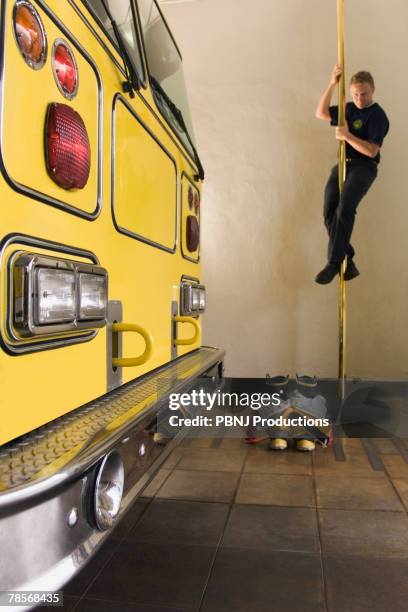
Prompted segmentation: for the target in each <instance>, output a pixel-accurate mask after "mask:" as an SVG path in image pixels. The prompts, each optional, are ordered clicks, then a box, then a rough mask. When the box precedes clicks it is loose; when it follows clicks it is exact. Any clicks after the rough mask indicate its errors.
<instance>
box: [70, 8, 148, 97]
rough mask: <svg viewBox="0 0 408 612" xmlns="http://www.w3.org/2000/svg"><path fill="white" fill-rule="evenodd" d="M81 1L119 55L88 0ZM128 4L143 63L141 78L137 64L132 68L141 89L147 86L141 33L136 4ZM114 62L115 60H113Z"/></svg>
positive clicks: (113, 41) (117, 50)
mask: <svg viewBox="0 0 408 612" xmlns="http://www.w3.org/2000/svg"><path fill="white" fill-rule="evenodd" d="M68 2H69V3H70V4H71V6H72V7H73V8H74V9H75V10H76V11H77V12H78V13H80V12H81V11H80V9H79V7H76V5H74V4H73V2H72V0H68ZM81 2H82V4H83V5H84V6H85V8H86V9H87V11H88V13H89V14H90V15H91V16H92V18H93V19H94V20H95V21H96V23H97V24H98V26H99V28H100V29H101V30H102V32H103V33H104V35H105V36H106V38H107V39H108V41H109V42H110V44H111V45H112V47H113V48H114V49H115V51H116V52H117V53H118V55H119V57H120V55H121V54H120V51H119V48H118V46H117V41H116V40H115V39H114V38H112V37H111V36H110V34H109V32H107V30H106V29H105V27H104V25H103V23H102V22H101V21H100V19H99V17H98V15H96V13H94V11H93V8H92V6H91V5H90V4H89V2H88V0H81ZM129 5H130V6H131V9H132V18H133V21H134V24H135V30H136V32H137V38H138V40H137V42H138V46H139V54H140V60H141V64H142V65H143V78H141V75H140V74H139V71H138V70H137V66H136V65H134V68H136V72H137V76H138V77H139V81H140V84H141V85H142V87H143V89H146V87H147V81H146V75H147V69H146V62H145V58H144V55H143V48H142V37H141V34H140V28H139V9H138V6H137V4H135V2H134V1H133V0H129ZM135 16H136V19H135ZM82 17H83V20H86V17H85V15H82ZM95 36H96V37H97V38H98V40H99V42H100V43H101V44H102V46H103V47H105V48H106V46H105V45H104V43H103V42H102V41H101V39H100V37H99V36H98V35H97V33H96V32H95ZM106 51H107V52H108V53H109V50H108V49H107V48H106ZM131 59H132V58H131ZM115 63H116V61H115ZM132 63H133V62H132ZM118 66H119V68H120V70H121V72H123V73H124V72H125V71H124V69H123V66H122V65H121V64H120V63H118Z"/></svg>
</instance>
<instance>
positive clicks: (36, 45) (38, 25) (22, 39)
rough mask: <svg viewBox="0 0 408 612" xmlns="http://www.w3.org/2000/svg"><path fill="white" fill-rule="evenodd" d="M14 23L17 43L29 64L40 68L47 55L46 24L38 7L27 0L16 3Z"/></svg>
mask: <svg viewBox="0 0 408 612" xmlns="http://www.w3.org/2000/svg"><path fill="white" fill-rule="evenodd" d="M13 25H14V33H15V37H16V41H17V45H18V47H19V49H20V52H21V54H22V56H23V57H24V59H25V61H26V62H27V64H28V65H29V66H30V67H31V68H34V69H35V70H38V69H39V68H42V66H43V65H44V63H45V60H46V57H47V40H46V36H45V30H44V26H43V24H42V22H41V19H40V16H39V14H38V13H37V11H36V9H35V8H34V7H33V6H32V4H30V3H29V2H26V1H25V0H20V1H19V2H16V4H15V5H14V11H13Z"/></svg>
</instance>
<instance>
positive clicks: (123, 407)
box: [0, 347, 224, 610]
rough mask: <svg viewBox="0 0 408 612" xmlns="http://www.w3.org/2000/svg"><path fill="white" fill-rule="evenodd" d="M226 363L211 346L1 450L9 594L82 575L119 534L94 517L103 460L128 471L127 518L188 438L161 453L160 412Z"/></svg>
mask: <svg viewBox="0 0 408 612" xmlns="http://www.w3.org/2000/svg"><path fill="white" fill-rule="evenodd" d="M223 359H224V352H223V351H222V350H219V349H214V348H210V347H202V348H200V349H198V350H196V351H193V352H192V353H189V354H188V355H185V356H183V357H180V358H178V359H177V360H175V361H172V362H170V363H169V364H167V365H165V366H162V367H161V368H159V369H158V370H156V371H154V372H152V373H150V374H148V375H146V376H144V377H142V378H141V379H138V380H136V381H134V382H131V383H128V384H127V385H124V386H123V387H121V388H120V389H117V390H115V391H113V392H111V393H109V394H107V395H106V396H104V397H102V398H100V399H98V400H96V401H94V402H92V403H90V404H88V405H86V406H83V407H81V408H79V409H78V410H75V411H73V412H72V413H69V414H68V415H66V416H64V417H61V418H59V419H57V420H56V421H53V422H52V423H50V424H48V425H45V426H43V427H41V428H40V429H38V430H36V431H35V432H32V433H30V434H28V435H27V436H24V438H21V439H19V440H18V442H15V443H10V444H8V445H5V446H3V447H1V448H0V539H1V555H0V591H9V590H23V591H32V590H47V591H55V590H58V589H60V588H61V587H62V586H63V585H64V584H65V583H66V582H67V581H68V580H69V579H70V578H71V577H72V576H74V575H75V574H76V573H77V572H78V570H79V569H80V568H81V566H83V565H84V563H86V562H87V561H88V560H89V558H90V557H91V556H92V554H93V553H94V552H95V550H96V548H97V547H98V546H99V545H100V544H101V543H102V541H103V540H104V539H105V538H106V537H107V536H108V535H109V533H110V531H107V532H101V531H98V530H97V529H95V528H94V527H92V526H91V521H90V520H89V517H88V516H87V505H88V502H87V494H88V489H89V485H90V483H91V482H92V481H93V479H94V474H95V468H96V467H97V466H98V465H99V462H100V460H101V459H102V457H104V456H105V455H106V453H107V452H110V451H112V450H113V449H115V450H116V451H117V452H119V453H120V455H121V457H122V460H123V463H124V468H125V475H126V478H125V491H124V497H123V500H122V506H121V512H120V517H121V516H123V514H124V513H125V511H126V509H127V508H128V506H130V504H131V503H132V502H133V501H134V499H135V498H136V497H137V495H138V494H139V493H140V492H141V491H142V490H143V488H144V487H145V486H146V485H147V484H148V482H149V481H150V480H151V478H152V477H153V475H154V474H155V472H156V471H157V469H158V468H159V467H160V465H161V464H162V463H163V461H164V460H165V459H166V457H167V455H168V454H169V453H170V452H171V450H172V449H173V448H174V447H175V446H177V444H178V443H179V442H180V440H181V438H182V437H184V435H185V433H186V432H185V431H184V430H181V431H180V432H179V433H178V434H177V436H176V437H175V438H174V439H173V440H172V441H171V442H169V443H168V444H167V445H166V446H164V447H163V446H158V445H157V444H155V443H154V441H153V436H152V428H153V426H154V424H155V416H156V415H157V412H158V411H159V410H160V408H162V407H163V406H164V405H166V403H167V401H168V398H169V395H170V394H171V393H180V392H182V391H185V390H187V389H188V388H191V387H192V386H193V384H194V381H196V379H197V378H198V377H200V376H202V375H203V374H205V373H206V372H208V371H209V370H211V369H212V368H213V367H214V366H216V365H217V364H219V363H222V361H223ZM73 509H76V511H77V514H78V520H77V522H76V524H75V526H74V527H70V526H69V521H68V517H69V516H70V515H72V511H73ZM17 609H18V608H16V607H14V608H13V610H17ZM20 609H27V608H20Z"/></svg>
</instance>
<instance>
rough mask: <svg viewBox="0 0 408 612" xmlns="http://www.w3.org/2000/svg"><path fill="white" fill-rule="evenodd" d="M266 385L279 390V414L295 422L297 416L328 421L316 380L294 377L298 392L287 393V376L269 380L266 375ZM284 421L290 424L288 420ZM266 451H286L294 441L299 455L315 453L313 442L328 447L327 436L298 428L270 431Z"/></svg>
mask: <svg viewBox="0 0 408 612" xmlns="http://www.w3.org/2000/svg"><path fill="white" fill-rule="evenodd" d="M266 380H267V384H268V385H271V386H273V387H276V388H279V395H280V398H281V405H280V409H279V413H280V414H282V415H285V414H286V415H287V414H288V413H289V414H291V415H292V418H298V417H299V413H300V414H301V415H303V416H308V417H310V418H312V419H325V418H326V417H327V405H326V400H325V398H324V397H323V396H321V395H318V394H317V379H316V377H315V376H313V377H311V376H298V374H296V385H297V388H296V389H295V390H294V391H292V392H291V393H287V391H286V386H287V385H288V383H289V376H275V377H270V376H269V374H267V375H266ZM286 420H289V421H290V416H289V418H287V419H286ZM267 432H268V435H269V438H270V442H269V448H270V449H271V450H280V451H281V450H286V449H287V448H288V441H289V440H290V439H293V440H294V442H295V445H296V449H297V450H298V451H301V452H311V451H313V450H314V449H315V446H316V441H319V442H320V443H322V444H323V445H325V444H326V443H327V439H328V432H324V431H323V430H321V429H318V428H317V427H310V428H309V427H301V426H298V425H294V426H290V427H284V428H279V427H269V428H268V430H267Z"/></svg>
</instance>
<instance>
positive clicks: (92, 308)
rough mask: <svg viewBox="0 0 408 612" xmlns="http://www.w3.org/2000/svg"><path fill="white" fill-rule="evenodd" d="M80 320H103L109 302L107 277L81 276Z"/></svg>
mask: <svg viewBox="0 0 408 612" xmlns="http://www.w3.org/2000/svg"><path fill="white" fill-rule="evenodd" d="M79 300H80V304H79V318H80V319H103V318H104V317H105V313H106V306H107V301H108V294H107V282H106V277H105V276H97V275H96V274H80V275H79Z"/></svg>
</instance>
